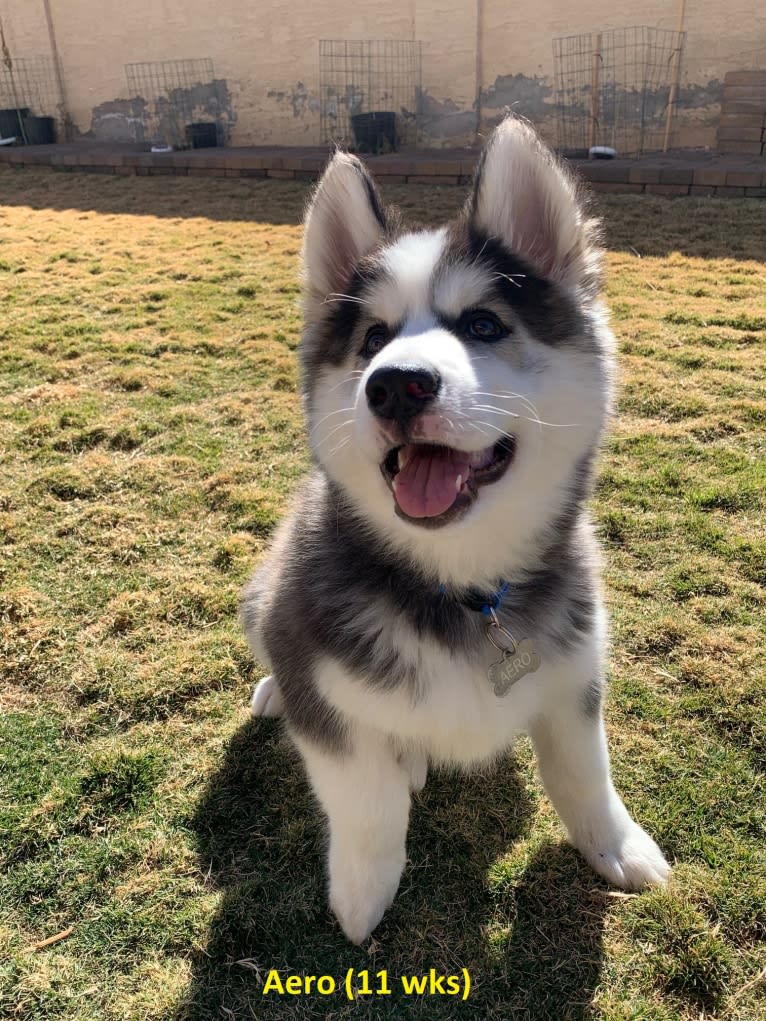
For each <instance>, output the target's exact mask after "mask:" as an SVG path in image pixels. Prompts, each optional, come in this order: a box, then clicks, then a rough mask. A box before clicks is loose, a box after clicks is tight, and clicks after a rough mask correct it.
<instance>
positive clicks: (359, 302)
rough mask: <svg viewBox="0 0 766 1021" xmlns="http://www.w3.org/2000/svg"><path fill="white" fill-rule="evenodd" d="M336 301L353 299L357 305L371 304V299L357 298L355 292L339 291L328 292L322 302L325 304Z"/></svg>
mask: <svg viewBox="0 0 766 1021" xmlns="http://www.w3.org/2000/svg"><path fill="white" fill-rule="evenodd" d="M335 301H353V302H355V303H356V304H357V305H369V304H370V303H369V301H366V300H365V299H364V298H357V297H355V296H354V295H353V294H339V293H337V292H335V291H333V292H331V293H330V294H328V295H327V297H326V298H325V299H324V301H323V302H322V304H323V305H327V304H332V303H333V302H335Z"/></svg>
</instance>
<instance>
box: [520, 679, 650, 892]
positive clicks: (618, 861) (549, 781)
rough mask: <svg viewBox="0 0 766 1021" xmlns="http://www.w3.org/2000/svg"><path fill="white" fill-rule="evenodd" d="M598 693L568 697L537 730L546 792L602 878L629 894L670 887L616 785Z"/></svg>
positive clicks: (534, 735) (536, 742)
mask: <svg viewBox="0 0 766 1021" xmlns="http://www.w3.org/2000/svg"><path fill="white" fill-rule="evenodd" d="M595 690H596V689H594V687H591V688H589V689H585V691H586V692H587V694H586V695H585V697H583V689H581V690H580V691H579V693H576V692H572V696H574V697H568V696H567V695H563V696H562V697H561V698H560V699H557V700H556V704H555V705H552V706H551V707H550V708H549V707H547V706H546V712H545V716H544V717H541V718H540V719H539V720H538V721H537V722H536V724H535V726H534V727H533V728H532V740H533V742H534V745H535V750H536V752H537V758H538V764H539V767H540V775H541V776H542V780H543V783H544V784H545V789H546V791H547V792H548V795H549V797H550V799H551V801H552V802H553V804H554V806H555V808H556V811H557V812H558V814H559V816H560V817H561V819H562V821H563V823H564V825H565V826H566V828H567V830H568V831H569V836H570V838H571V840H572V843H573V844H574V845H575V847H576V848H578V850H579V851H580V852H581V853H582V854H583V856H584V857H585V858H586V860H587V861H588V863H589V864H590V865H591V866H592V868H594V869H595V870H596V872H598V873H599V874H600V875H602V876H604V878H605V879H607V880H609V882H610V883H613V884H614V885H615V886H619V887H622V888H623V889H625V890H638V889H640V888H641V887H643V886H646V885H647V884H650V883H664V882H666V881H667V879H668V876H669V875H670V866H669V865H668V863H667V862H666V861H665V859H664V857H663V855H662V852H661V851H660V849H659V847H657V845H656V844H655V842H654V841H653V840H652V838H651V837H650V836H649V835H648V834H647V833H645V832H644V830H642V829H641V827H640V826H639V825H638V824H637V823H635V822H634V821H633V820H632V819H631V817H630V815H629V814H628V810H627V809H626V808H625V805H624V804H623V803H622V799H621V798H620V796H619V794H618V793H617V791H616V790H615V789H614V786H613V784H612V779H611V776H610V774H609V752H608V750H607V745H606V734H605V731H604V723H603V719H602V716H601V710H600V708H599V706H598V704H597V703H598V698H597V697H596V696H595V695H594V691H595ZM578 694H579V697H577V696H578Z"/></svg>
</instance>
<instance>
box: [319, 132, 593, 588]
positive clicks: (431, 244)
mask: <svg viewBox="0 0 766 1021" xmlns="http://www.w3.org/2000/svg"><path fill="white" fill-rule="evenodd" d="M303 264H304V311H305V316H306V330H305V334H304V338H303V342H302V346H301V356H302V371H303V388H304V395H305V398H306V407H307V413H308V422H309V431H310V438H311V446H312V450H313V452H314V455H315V457H316V459H317V460H318V461H319V463H320V464H321V466H322V467H323V468H324V470H325V471H326V472H327V474H328V475H329V476H330V478H331V479H332V480H333V481H334V482H335V483H336V484H337V485H338V486H340V487H341V488H342V489H343V490H344V492H345V493H346V494H347V496H348V497H349V498H350V499H351V501H352V503H353V504H354V506H355V508H356V510H357V511H358V513H359V514H360V515H361V516H362V517H363V518H364V519H365V520H366V521H367V522H369V523H370V525H371V526H373V527H374V528H375V530H376V533H377V534H379V535H381V536H383V537H385V538H386V539H387V540H388V541H390V542H391V543H393V544H394V545H396V546H397V547H398V548H400V549H404V550H406V551H408V552H409V553H410V554H411V555H413V556H414V557H415V559H417V560H419V561H421V562H422V563H424V564H427V565H429V567H430V568H431V569H432V570H434V571H436V573H437V574H438V575H439V576H440V577H441V578H442V579H443V580H445V581H454V582H455V583H458V584H460V583H467V582H472V583H477V582H480V581H490V580H491V579H492V578H497V577H498V576H501V575H502V574H503V572H504V571H507V570H508V569H509V568H512V567H513V566H522V565H523V563H524V562H525V560H528V559H529V555H530V553H531V552H532V549H533V547H534V546H535V545H537V544H539V542H540V541H541V539H542V537H543V535H544V534H545V532H546V529H548V530H550V528H551V527H553V526H554V525H555V522H556V521H558V520H561V518H562V515H566V513H567V509H568V508H569V507H571V506H572V505H573V504H574V503H575V502H579V501H581V500H582V497H583V477H584V476H585V475H587V469H588V467H589V465H590V462H591V460H592V457H593V453H594V451H595V448H596V446H597V443H598V440H599V436H600V433H601V430H602V427H603V424H604V420H605V417H606V414H607V411H608V404H609V393H610V382H609V376H610V352H611V335H610V333H609V331H608V328H607V326H606V322H605V316H604V313H603V311H602V309H601V307H600V305H599V303H598V298H597V290H598V280H597V271H598V251H597V249H596V248H595V246H594V243H593V225H592V222H591V221H589V220H588V219H587V218H586V217H585V215H584V213H583V210H582V207H581V204H580V202H579V201H578V198H577V194H576V187H575V185H574V184H573V181H572V179H571V177H570V176H569V175H568V174H567V173H566V172H565V171H564V170H563V169H562V168H561V167H560V166H559V165H558V164H557V162H556V161H555V159H554V157H553V156H552V154H551V153H550V152H549V151H548V149H547V148H546V147H545V146H544V145H543V144H542V142H541V141H540V140H539V138H538V137H537V135H536V134H535V132H534V130H533V129H532V128H531V127H530V126H529V125H528V124H527V123H526V122H524V121H521V120H518V119H515V118H509V119H507V120H506V121H504V122H503V123H502V124H501V125H500V126H499V127H498V128H497V129H496V131H495V132H494V134H493V135H492V137H491V139H490V140H489V143H488V145H487V147H486V149H485V151H484V153H483V155H482V158H481V161H480V164H479V168H478V171H477V174H476V178H475V181H474V185H473V189H472V192H471V194H470V196H469V199H468V202H467V204H466V207H465V209H464V211H463V214H462V215H461V216H460V217H459V218H458V219H457V220H455V221H454V222H451V223H449V224H447V225H446V226H444V227H442V228H440V229H437V230H432V229H429V230H406V229H403V228H402V227H401V226H400V225H399V224H398V222H397V221H396V220H395V218H393V217H392V216H391V215H390V214H388V213H387V212H386V211H385V210H384V208H383V206H382V203H381V200H380V197H379V195H378V193H377V191H376V189H375V186H374V184H373V182H372V180H371V178H370V177H369V175H368V174H367V172H366V171H365V169H364V167H363V166H362V164H361V163H360V161H359V160H358V159H356V158H355V157H354V156H351V155H348V154H346V153H338V154H336V155H335V156H334V158H333V159H332V161H331V162H330V164H329V166H328V168H327V170H326V172H325V174H324V176H323V178H322V180H321V182H320V184H319V186H318V188H317V190H316V193H315V195H314V199H313V202H312V204H311V207H310V209H309V212H308V216H307V219H306V230H305V242H304V249H303Z"/></svg>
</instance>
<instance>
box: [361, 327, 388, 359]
mask: <svg viewBox="0 0 766 1021" xmlns="http://www.w3.org/2000/svg"><path fill="white" fill-rule="evenodd" d="M387 343H388V328H387V327H386V326H383V325H382V324H381V323H376V324H375V326H371V327H370V328H369V330H368V331H367V334H366V336H365V338H364V347H363V348H362V355H363V356H364V357H365V358H374V357H375V355H376V354H379V352H381V351H382V350H383V348H384V347H385V346H386V344H387Z"/></svg>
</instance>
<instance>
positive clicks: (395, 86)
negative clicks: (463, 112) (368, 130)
mask: <svg viewBox="0 0 766 1021" xmlns="http://www.w3.org/2000/svg"><path fill="white" fill-rule="evenodd" d="M420 85H421V45H420V43H419V42H417V41H415V40H398V39H321V40H320V41H319V96H320V98H319V126H320V132H321V140H322V142H323V143H327V144H331V143H337V144H339V145H343V146H354V145H355V144H356V143H357V141H358V140H357V139H355V136H354V128H353V123H352V120H351V118H352V117H355V116H356V115H357V114H371V113H377V112H386V113H393V114H394V115H395V125H396V128H395V131H396V138H395V141H394V145H393V146H392V147H399V146H407V147H415V146H416V145H417V140H418V121H417V97H418V94H419V91H420Z"/></svg>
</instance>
